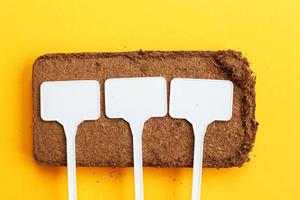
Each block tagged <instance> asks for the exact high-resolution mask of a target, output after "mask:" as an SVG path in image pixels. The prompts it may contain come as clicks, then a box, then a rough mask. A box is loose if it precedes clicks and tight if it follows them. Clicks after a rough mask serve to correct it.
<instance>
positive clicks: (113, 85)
mask: <svg viewBox="0 0 300 200" xmlns="http://www.w3.org/2000/svg"><path fill="white" fill-rule="evenodd" d="M105 112H106V115H107V117H109V118H122V119H124V120H126V121H127V122H128V123H129V125H130V128H131V132H132V135H133V154H134V155H133V157H134V179H135V199H136V200H142V199H143V159H142V132H143V127H144V123H145V122H146V121H147V120H148V119H149V118H151V117H163V116H165V115H166V114H167V89H166V80H165V79H164V78H163V77H143V78H142V77H141V78H117V79H108V80H107V81H106V82H105Z"/></svg>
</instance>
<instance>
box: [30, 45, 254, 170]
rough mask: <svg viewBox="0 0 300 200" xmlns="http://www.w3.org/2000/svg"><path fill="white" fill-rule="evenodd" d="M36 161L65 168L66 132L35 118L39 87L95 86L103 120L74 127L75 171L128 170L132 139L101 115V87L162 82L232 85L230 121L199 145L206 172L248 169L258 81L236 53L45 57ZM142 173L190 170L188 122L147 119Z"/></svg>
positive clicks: (39, 66)
mask: <svg viewBox="0 0 300 200" xmlns="http://www.w3.org/2000/svg"><path fill="white" fill-rule="evenodd" d="M32 75H33V81H32V87H33V153H34V157H35V159H36V160H37V162H38V163H40V164H43V165H66V144H65V142H66V140H65V135H64V132H63V127H62V126H61V125H60V124H59V123H57V122H46V121H43V120H42V119H41V116H40V85H41V83H42V82H44V81H61V80H86V79H91V80H98V81H99V83H100V87H101V117H100V118H99V119H98V120H96V121H84V122H83V123H81V124H80V125H79V127H78V131H77V136H76V156H77V165H79V166H97V167H129V166H132V164H133V155H132V136H131V132H130V129H129V126H128V124H127V123H126V122H125V121H124V120H122V119H108V118H107V117H106V116H105V112H104V110H105V109H104V81H105V80H106V79H108V78H119V77H146V76H163V77H165V78H166V79H167V83H168V89H169V83H170V80H171V79H173V78H175V77H177V78H202V79H225V80H231V81H232V82H233V84H234V99H233V116H232V119H231V120H230V121H228V122H213V123H212V124H210V125H209V127H208V129H207V132H206V136H205V142H204V158H203V159H204V160H203V164H204V167H215V168H222V167H237V166H238V167H239V166H242V165H243V163H244V162H246V161H248V160H249V159H248V153H249V151H250V150H251V148H252V145H253V143H254V139H255V134H256V130H257V122H256V121H255V115H254V112H255V89H254V88H255V77H254V76H253V75H252V72H251V70H250V68H249V63H248V61H247V59H246V58H244V57H243V56H242V55H241V53H240V52H236V51H232V50H228V51H172V52H171V51H170V52H161V51H145V52H144V51H138V52H123V53H75V54H64V53H61V54H47V55H44V56H41V57H39V58H38V59H37V60H36V61H35V63H34V65H33V74H32ZM142 142H143V143H142V144H143V162H144V166H154V167H191V166H192V162H193V146H194V145H193V132H192V127H191V125H190V124H189V123H188V122H187V121H186V120H179V119H172V118H171V117H170V116H169V115H168V116H166V117H163V118H151V119H150V120H148V121H147V122H146V123H145V126H144V130H143V140H142Z"/></svg>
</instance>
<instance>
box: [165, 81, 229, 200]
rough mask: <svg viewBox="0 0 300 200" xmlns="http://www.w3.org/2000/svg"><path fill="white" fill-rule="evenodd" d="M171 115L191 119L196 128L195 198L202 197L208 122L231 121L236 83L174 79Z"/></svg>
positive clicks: (193, 191) (193, 192) (171, 93)
mask: <svg viewBox="0 0 300 200" xmlns="http://www.w3.org/2000/svg"><path fill="white" fill-rule="evenodd" d="M170 90H171V92H170V111H169V112H170V115H171V117H173V118H180V119H187V120H188V121H189V122H190V123H191V124H192V126H193V130H194V140H195V141H194V143H195V144H194V163H193V190H192V200H199V199H200V191H201V174H202V159H203V142H204V135H205V132H206V128H207V126H208V125H209V124H210V123H211V122H213V121H215V120H221V121H227V120H229V119H230V118H231V115H232V101H233V100H232V99H233V84H232V83H231V82H230V81H224V80H205V79H183V78H175V79H173V80H172V81H171V89H170Z"/></svg>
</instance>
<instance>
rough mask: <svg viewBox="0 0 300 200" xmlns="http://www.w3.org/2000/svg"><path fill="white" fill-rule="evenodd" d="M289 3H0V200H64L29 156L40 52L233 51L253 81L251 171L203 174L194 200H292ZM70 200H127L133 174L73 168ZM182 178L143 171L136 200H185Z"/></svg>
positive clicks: (297, 194) (299, 25)
mask: <svg viewBox="0 0 300 200" xmlns="http://www.w3.org/2000/svg"><path fill="white" fill-rule="evenodd" d="M299 37H300V1H299V0H285V1H280V0H268V1H262V0H251V1H241V0H223V1H222V0H182V1H178V0H161V1H159V0H151V1H150V0H148V1H146V0H131V1H126V0H123V1H121V0H120V1H117V0H105V1H101V0H94V1H89V0H82V1H78V0H67V1H58V0H48V1H42V0H26V1H17V0H6V1H4V0H1V2H0V89H1V93H0V101H1V104H0V106H1V107H0V108H1V109H0V112H1V115H0V162H1V163H0V199H5V200H6V199H31V200H34V199H44V200H48V199H49V200H53V199H58V200H59V199H67V182H66V180H67V177H66V169H65V168H63V167H41V166H39V165H37V164H36V162H35V161H34V159H33V156H32V128H31V69H32V63H33V61H34V60H35V58H37V57H38V56H39V55H42V54H45V53H48V52H85V51H130V50H138V49H144V50H151V49H153V50H218V49H228V48H231V49H236V50H240V51H242V52H243V54H244V55H245V56H246V57H248V59H249V60H250V62H251V67H252V69H253V71H254V72H255V74H256V75H257V87H256V92H257V98H256V99H257V112H256V117H257V120H258V121H259V122H260V126H259V130H258V134H257V138H256V142H255V147H254V150H253V152H252V153H251V155H250V157H251V162H249V163H247V164H246V165H244V166H243V167H242V168H234V169H220V170H217V169H205V170H204V175H203V176H204V177H203V179H204V180H203V188H202V189H203V190H202V197H203V200H216V199H222V200H229V199H230V200H240V199H243V200H254V199H272V200H279V199H282V200H286V199H291V200H294V199H295V200H296V199H300V121H299V120H300V107H299V102H300V95H299V91H300V57H299V54H300V39H299ZM77 172H78V199H82V200H83V199H89V200H92V199H110V200H114V199H116V200H125V199H133V198H134V192H133V170H132V169H131V168H129V169H108V168H107V169H101V168H79V169H78V170H77ZM191 172H192V171H191V169H153V168H146V169H145V170H144V188H145V200H150V199H151V200H155V199H163V200H167V199H170V200H185V199H190V197H191Z"/></svg>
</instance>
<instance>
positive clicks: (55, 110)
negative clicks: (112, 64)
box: [40, 80, 100, 200]
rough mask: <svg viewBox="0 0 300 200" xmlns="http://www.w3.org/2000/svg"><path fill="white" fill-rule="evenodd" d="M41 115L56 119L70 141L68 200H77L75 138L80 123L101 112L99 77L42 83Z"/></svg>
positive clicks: (45, 118)
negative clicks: (97, 78) (94, 79)
mask: <svg viewBox="0 0 300 200" xmlns="http://www.w3.org/2000/svg"><path fill="white" fill-rule="evenodd" d="M40 89H41V117H42V119H43V120H45V121H57V122H59V123H60V124H61V125H62V126H63V127H64V130H65V135H66V143H67V166H68V192H69V200H76V199H77V195H76V158H75V138H76V131H77V127H78V125H79V124H80V123H81V122H83V121H84V120H96V119H98V118H99V116H100V87H99V83H98V82H97V81H93V80H91V81H89V80H84V81H50V82H43V83H42V84H41V88H40Z"/></svg>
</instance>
